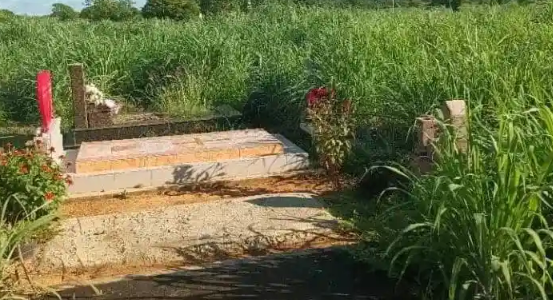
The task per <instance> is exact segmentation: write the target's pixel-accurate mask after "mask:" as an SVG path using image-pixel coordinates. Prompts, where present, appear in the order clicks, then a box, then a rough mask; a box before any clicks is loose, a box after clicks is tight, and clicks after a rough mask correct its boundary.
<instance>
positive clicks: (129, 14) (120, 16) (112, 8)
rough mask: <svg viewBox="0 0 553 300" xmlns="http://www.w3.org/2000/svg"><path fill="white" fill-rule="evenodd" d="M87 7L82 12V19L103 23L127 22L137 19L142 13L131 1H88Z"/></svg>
mask: <svg viewBox="0 0 553 300" xmlns="http://www.w3.org/2000/svg"><path fill="white" fill-rule="evenodd" d="M86 4H87V7H86V8H84V9H83V10H82V11H81V14H80V16H81V18H84V19H88V20H92V21H101V20H111V21H125V20H131V19H134V18H136V17H137V16H138V15H140V11H139V10H138V9H137V8H136V7H134V6H133V2H132V1H130V0H88V1H86Z"/></svg>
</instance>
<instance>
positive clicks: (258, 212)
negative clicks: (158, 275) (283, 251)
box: [30, 193, 351, 273]
mask: <svg viewBox="0 0 553 300" xmlns="http://www.w3.org/2000/svg"><path fill="white" fill-rule="evenodd" d="M337 225H338V221H337V220H336V219H335V218H334V217H332V216H331V215H330V214H329V213H328V212H327V211H325V210H324V204H323V203H322V202H320V201H319V200H317V199H315V198H314V197H313V196H312V195H311V194H304V193H292V194H268V195H259V196H253V197H243V198H235V199H230V200H220V201H214V202H204V203H196V204H187V205H180V206H171V207H164V208H160V209H155V210H151V211H141V212H133V213H126V214H111V215H101V216H91V217H82V218H71V219H66V220H63V221H62V224H61V227H60V229H61V233H60V234H59V235H57V236H56V237H55V238H53V239H52V240H50V241H49V242H47V244H45V245H44V246H43V247H42V249H41V250H40V251H39V254H38V255H37V256H35V257H34V258H33V259H32V260H31V261H30V263H31V266H32V267H33V268H32V269H34V270H35V271H36V272H38V273H43V272H52V271H55V270H61V269H64V270H65V269H79V268H91V267H100V266H105V265H158V264H165V263H173V262H183V263H185V262H190V261H195V262H197V261H201V260H202V259H205V258H207V257H209V256H210V255H218V254H222V253H226V254H228V255H233V254H236V255H240V254H242V255H244V254H246V255H247V254H252V252H254V253H255V252H256V251H264V250H269V249H273V248H274V249H277V248H279V247H280V248H283V247H294V245H302V244H309V243H315V242H314V241H315V240H317V239H323V238H324V239H328V240H331V241H333V242H337V243H343V242H345V243H347V242H351V240H348V239H347V238H344V237H343V236H341V235H340V234H338V233H336V232H335V230H336V229H337ZM189 260H190V261H189Z"/></svg>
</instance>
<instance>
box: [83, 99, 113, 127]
mask: <svg viewBox="0 0 553 300" xmlns="http://www.w3.org/2000/svg"><path fill="white" fill-rule="evenodd" d="M87 117H88V128H103V127H110V126H113V125H114V122H113V118H114V117H115V110H114V109H110V108H109V107H107V106H103V105H98V106H96V105H94V104H93V103H88V104H87Z"/></svg>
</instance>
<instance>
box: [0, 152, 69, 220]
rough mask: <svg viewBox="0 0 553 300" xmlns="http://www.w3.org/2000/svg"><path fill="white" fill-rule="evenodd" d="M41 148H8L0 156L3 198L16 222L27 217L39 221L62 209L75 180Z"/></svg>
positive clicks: (10, 218)
mask: <svg viewBox="0 0 553 300" xmlns="http://www.w3.org/2000/svg"><path fill="white" fill-rule="evenodd" d="M47 152H49V151H47V150H42V149H41V145H40V144H39V143H37V145H35V146H33V147H28V148H26V149H24V150H19V149H14V148H13V147H12V146H11V145H7V146H6V147H5V149H4V151H3V152H2V153H0V178H2V180H1V181H0V197H2V202H3V203H4V201H6V202H8V201H7V199H6V197H11V198H12V201H9V205H8V206H7V211H6V214H5V217H6V218H8V219H9V220H11V221H13V222H15V221H17V220H19V219H20V218H23V217H29V218H38V217H41V216H44V215H48V214H50V213H52V212H54V211H56V209H57V208H58V206H59V204H60V202H61V201H62V200H64V198H65V196H66V192H67V184H71V183H72V181H71V178H70V177H69V176H67V175H64V174H63V172H62V170H61V168H60V166H59V165H57V164H56V163H55V162H54V161H53V160H52V158H51V157H50V155H49V153H47Z"/></svg>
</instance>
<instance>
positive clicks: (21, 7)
mask: <svg viewBox="0 0 553 300" xmlns="http://www.w3.org/2000/svg"><path fill="white" fill-rule="evenodd" d="M83 2H84V0H0V8H1V9H9V10H11V11H13V12H14V13H16V14H27V15H47V14H49V13H50V11H51V10H52V4H54V3H65V4H67V5H69V6H72V7H74V8H75V9H78V10H80V9H82V8H83ZM135 2H136V6H138V7H142V6H143V5H144V3H145V2H146V0H135Z"/></svg>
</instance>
